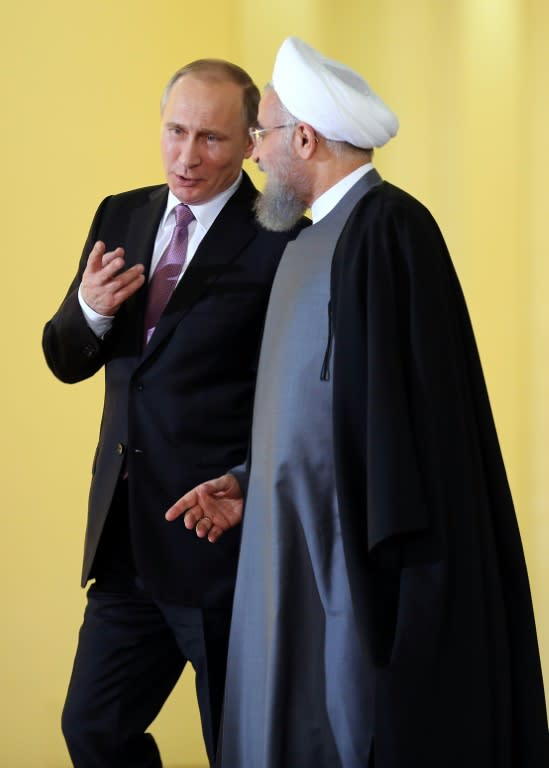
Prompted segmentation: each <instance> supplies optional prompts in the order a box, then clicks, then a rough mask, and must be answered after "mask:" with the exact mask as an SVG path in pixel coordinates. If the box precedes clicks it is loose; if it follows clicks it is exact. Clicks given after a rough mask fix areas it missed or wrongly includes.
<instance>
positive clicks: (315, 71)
mask: <svg viewBox="0 0 549 768" xmlns="http://www.w3.org/2000/svg"><path fill="white" fill-rule="evenodd" d="M272 85H273V88H274V90H275V91H276V94H277V96H278V98H279V99H280V101H281V102H282V104H283V105H284V106H285V107H286V109H287V110H288V111H289V112H291V113H292V115H294V116H295V117H296V118H297V119H298V120H303V122H305V123H308V124H309V125H311V126H312V127H313V128H315V129H316V130H317V131H318V132H319V133H321V134H322V135H323V136H324V137H325V138H327V139H333V140H334V141H347V142H349V144H352V145H353V146H355V147H361V148H362V149H371V148H372V147H382V146H383V145H384V144H385V143H386V142H388V141H389V139H390V138H392V137H393V136H395V134H396V132H397V130H398V118H397V116H396V115H395V114H394V113H393V112H391V110H390V109H389V107H387V105H386V104H384V103H383V101H382V100H381V99H380V98H379V96H377V95H376V94H375V93H374V92H373V91H372V89H371V88H370V86H369V85H368V83H367V82H366V81H365V80H364V79H363V78H362V77H360V75H358V74H357V73H356V72H353V70H352V69H349V67H346V66H345V65H344V64H340V63H339V62H337V61H331V60H330V59H327V58H326V57H325V56H323V55H322V54H321V53H319V52H318V51H315V49H314V48H311V47H310V46H309V45H307V43H304V42H303V40H299V38H297V37H287V38H286V40H284V42H283V43H282V45H281V46H280V49H279V51H278V53H277V55H276V60H275V65H274V70H273V78H272Z"/></svg>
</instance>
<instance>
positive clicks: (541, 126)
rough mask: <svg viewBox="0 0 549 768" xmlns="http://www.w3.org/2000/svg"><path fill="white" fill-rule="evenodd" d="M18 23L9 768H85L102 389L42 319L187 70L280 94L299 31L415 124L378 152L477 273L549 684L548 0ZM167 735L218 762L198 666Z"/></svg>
mask: <svg viewBox="0 0 549 768" xmlns="http://www.w3.org/2000/svg"><path fill="white" fill-rule="evenodd" d="M0 30H1V31H2V44H1V45H0V57H1V58H2V61H1V65H2V66H1V77H2V90H1V93H2V96H3V98H4V110H3V119H2V128H1V130H2V142H1V147H2V154H3V158H2V171H3V174H2V175H3V180H2V197H3V199H2V205H1V209H0V210H1V211H2V221H3V226H2V242H3V248H2V251H3V256H2V269H3V272H2V274H3V291H2V295H3V300H2V302H1V318H0V320H1V328H2V348H3V349H4V353H3V365H2V376H1V387H2V400H1V402H2V404H3V415H2V441H1V451H2V454H1V458H2V461H1V464H0V467H1V469H0V472H1V482H0V493H1V501H2V504H1V510H2V517H3V523H2V534H1V536H0V606H1V607H2V629H1V631H0V664H1V675H0V697H1V698H0V722H1V723H2V734H3V735H2V739H1V740H0V765H2V766H8V765H9V766H10V768H50V767H51V768H54V767H55V768H60V767H61V766H67V765H68V764H69V763H68V759H67V757H66V754H65V749H64V745H63V742H62V739H61V736H60V732H59V713H60V710H61V706H62V702H63V698H64V692H65V687H66V683H67V679H68V675H69V671H70V666H71V662H72V655H73V652H74V647H75V641H76V632H77V629H78V626H79V623H80V618H81V613H82V608H83V605H84V597H83V593H82V592H81V591H80V589H79V586H78V577H79V571H80V558H81V551H82V538H83V532H84V519H85V518H84V515H85V504H86V496H87V487H88V481H89V468H90V461H91V456H92V452H93V448H94V444H95V439H96V434H97V428H98V418H99V413H100V405H101V385H102V382H101V378H100V377H97V380H94V381H91V382H86V383H83V384H79V385H78V386H66V385H62V384H60V383H59V382H57V381H56V380H54V379H53V377H52V376H51V375H50V374H49V372H48V371H47V370H46V367H45V364H44V363H43V360H42V357H41V351H40V334H41V328H42V325H43V322H44V321H45V320H46V319H47V318H48V317H49V316H50V315H51V314H52V312H53V311H54V310H55V308H56V306H57V304H58V301H59V299H60V298H61V294H62V292H63V291H64V289H65V287H66V285H67V284H68V281H69V279H70V277H71V276H72V273H73V270H74V267H75V264H76V260H77V258H78V256H79V253H80V248H81V246H82V243H83V239H84V236H85V234H86V231H87V227H88V225H89V222H90V218H91V216H92V214H93V212H94V210H95V207H96V205H97V203H98V202H99V200H100V199H101V198H102V197H103V196H104V195H105V194H107V193H110V192H117V191H121V190H123V189H128V188H131V187H133V186H138V185H144V184H150V183H154V182H157V181H159V180H161V179H162V173H161V166H160V162H159V159H158V147H157V143H158V113H157V104H158V99H159V95H160V90H161V87H162V86H163V84H164V82H165V81H166V80H167V78H168V77H169V76H170V75H171V73H172V71H174V70H175V69H176V68H177V67H178V66H180V65H181V64H183V63H185V62H187V61H189V60H191V59H193V58H196V57H199V56H220V57H226V58H232V59H234V60H236V61H237V62H239V63H240V64H242V65H243V66H244V67H245V68H247V69H249V71H250V72H251V73H252V74H253V75H254V77H255V78H256V80H257V82H258V83H259V84H260V85H263V84H264V83H265V82H266V81H267V80H268V79H269V76H270V72H271V66H272V61H273V56H274V53H275V51H276V49H277V47H278V45H279V43H280V42H281V40H282V39H283V37H285V36H286V35H288V34H298V35H300V36H302V37H303V38H305V39H306V40H308V41H309V42H311V43H312V44H314V45H317V46H319V47H320V48H322V50H323V51H325V52H326V53H327V54H329V55H331V56H333V57H334V58H340V59H342V60H344V61H346V62H348V63H349V64H351V65H353V66H355V67H356V68H357V69H359V70H360V71H361V72H363V73H364V74H365V75H366V77H367V78H369V79H370V81H371V83H372V85H373V86H374V87H376V88H377V90H379V92H380V93H381V94H382V95H383V96H384V97H385V98H386V99H387V101H388V103H389V104H390V105H391V106H393V107H394V109H395V110H396V112H397V113H398V114H399V116H400V119H401V132H400V134H399V136H398V138H397V139H396V140H395V141H394V142H392V143H391V144H390V145H389V146H388V147H387V148H386V149H384V150H382V151H380V152H379V153H378V157H377V164H378V167H379V168H380V169H381V171H382V173H384V174H385V175H386V177H387V178H389V179H390V180H391V181H393V182H394V183H397V184H399V185H401V186H404V187H405V188H407V189H408V190H409V191H411V192H413V193H415V194H416V195H417V196H419V197H420V198H421V199H423V201H424V202H425V203H426V204H427V205H428V206H429V207H430V208H431V210H432V211H433V213H434V215H435V217H436V218H437V219H438V221H439V223H440V225H441V227H442V229H443V231H444V232H445V234H446V237H447V240H448V243H449V246H450V250H451V251H452V253H453V257H454V261H455V264H456V267H457V269H458V272H459V274H460V276H461V279H462V283H463V287H464V290H465V293H466V296H467V298H468V302H469V306H470V310H471V314H472V317H473V321H474V324H475V327H476V331H477V338H478V342H479V346H480V351H481V356H482V359H483V362H484V367H485V372H486V377H487V380H488V385H489V389H490V391H491V396H492V404H493V408H494V412H495V417H496V422H497V425H498V429H499V433H500V437H501V442H502V447H503V451H504V455H505V458H506V463H507V467H508V472H509V476H510V481H511V485H512V488H513V492H514V496H515V501H516V504H517V509H518V516H519V522H520V526H521V529H522V533H523V539H524V544H525V548H526V552H527V557H528V563H529V570H530V576H531V582H532V588H533V593H534V598H535V607H536V614H537V621H538V628H539V636H540V643H541V648H542V655H543V659H544V664H545V674H546V679H547V680H549V606H548V603H547V583H548V576H549V573H548V571H549V566H548V562H549V558H548V556H547V552H548V548H549V516H548V515H547V514H546V511H547V506H548V502H549V472H548V471H547V469H548V461H547V459H548V453H549V439H548V438H549V408H548V407H547V404H546V397H547V392H549V310H548V308H547V307H548V299H549V295H548V294H549V289H548V288H547V286H548V278H549V259H548V258H547V250H548V243H549V233H548V230H547V213H546V209H547V206H548V203H549V193H548V192H547V189H546V185H547V180H548V179H549V147H548V141H547V136H548V135H549V106H548V100H547V94H546V88H547V82H548V81H549V78H548V74H549V73H548V66H549V48H548V47H547V44H546V41H547V39H549V6H548V5H547V3H546V2H545V0H446V1H445V2H441V1H440V0H415V2H413V3H406V2H403V0H384V2H383V3H379V2H377V1H376V2H373V1H372V0H340V2H338V3H334V2H333V0H329V1H328V0H316V1H315V0H301V2H299V3H296V2H295V0H291V1H290V0H278V2H277V3H272V2H270V0H269V2H265V1H264V0H253V2H252V1H251V0H233V2H232V3H228V2H226V0H210V2H209V3H206V4H203V5H198V4H191V3H181V2H176V1H175V0H158V1H157V2H155V3H152V2H150V0H94V1H93V2H91V1H90V0H80V1H79V2H74V1H73V0H48V2H43V0H34V1H33V0H18V2H17V3H10V2H8V0H5V1H4V3H3V4H2V7H1V9H0ZM255 178H256V179H257V180H258V181H259V182H261V179H260V178H259V177H258V176H257V175H256V176H255ZM154 732H155V733H156V734H157V736H158V739H159V742H160V746H161V749H162V752H163V754H164V756H165V762H166V764H167V765H168V766H174V765H187V766H190V765H199V764H200V763H201V762H204V758H203V754H204V753H203V749H202V746H201V739H200V735H199V728H198V721H197V714H196V706H195V704H194V698H193V695H192V680H191V677H190V676H187V677H185V679H184V681H183V683H182V685H181V686H180V687H179V689H178V690H177V692H176V695H175V697H174V699H173V700H172V701H171V702H170V704H169V705H168V706H167V708H166V709H165V711H164V713H163V714H162V715H161V717H160V718H159V721H158V722H157V723H156V724H155V727H154ZM189 741H190V742H191V743H192V744H193V745H194V747H192V748H191V749H188V750H187V751H186V752H184V750H183V749H182V747H181V745H182V744H183V742H186V743H189Z"/></svg>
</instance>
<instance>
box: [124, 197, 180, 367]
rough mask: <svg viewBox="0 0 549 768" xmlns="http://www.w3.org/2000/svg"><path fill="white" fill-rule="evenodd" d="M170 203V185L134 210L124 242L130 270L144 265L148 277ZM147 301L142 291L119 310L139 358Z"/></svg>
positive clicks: (127, 264) (128, 336)
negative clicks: (122, 313) (155, 243)
mask: <svg viewBox="0 0 549 768" xmlns="http://www.w3.org/2000/svg"><path fill="white" fill-rule="evenodd" d="M167 199H168V187H167V185H164V186H161V187H158V188H157V189H155V190H153V192H151V194H150V196H149V200H148V201H147V202H146V203H145V204H144V205H140V206H139V207H137V208H135V209H134V211H133V212H132V213H131V216H130V222H129V226H128V233H127V237H126V242H125V252H126V267H127V268H129V267H132V266H134V265H135V264H143V265H144V267H145V274H146V275H147V274H148V272H149V267H150V264H151V258H152V253H153V249H154V241H155V239H156V233H157V232H158V225H159V223H160V219H161V218H162V214H163V213H164V211H165V209H166V201H167ZM145 298H146V290H145V289H143V288H142V289H141V290H139V291H137V293H135V294H134V295H133V296H131V297H130V298H129V299H128V300H127V301H126V303H125V304H124V305H123V307H122V308H121V310H120V311H121V312H124V314H125V315H126V317H127V319H128V322H127V323H126V331H125V333H126V334H127V338H131V348H132V349H133V350H135V354H137V355H139V354H140V353H141V346H142V337H143V324H144V322H145ZM121 319H122V318H121Z"/></svg>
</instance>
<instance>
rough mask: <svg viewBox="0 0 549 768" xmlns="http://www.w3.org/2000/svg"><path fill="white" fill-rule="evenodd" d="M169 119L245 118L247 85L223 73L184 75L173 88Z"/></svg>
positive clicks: (167, 112)
mask: <svg viewBox="0 0 549 768" xmlns="http://www.w3.org/2000/svg"><path fill="white" fill-rule="evenodd" d="M162 117H163V119H164V120H166V121H171V120H173V121H177V122H180V121H185V122H186V121H192V122H204V121H205V122H206V123H211V122H212V121H213V122H214V123H217V122H220V123H224V124H227V123H235V122H238V123H240V122H242V121H243V89H242V88H241V86H239V85H238V84H237V83H234V82H233V81H231V80H227V79H224V78H221V77H207V76H197V75H192V74H189V75H184V76H183V77H181V78H180V79H179V80H178V81H177V82H176V83H175V84H174V85H173V86H172V89H171V90H170V93H169V95H168V99H167V101H166V106H165V108H164V112H163V115H162Z"/></svg>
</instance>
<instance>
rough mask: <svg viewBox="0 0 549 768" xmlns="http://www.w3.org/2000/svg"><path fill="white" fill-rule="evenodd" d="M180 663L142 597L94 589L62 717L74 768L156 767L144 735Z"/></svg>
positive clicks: (166, 631) (164, 626)
mask: <svg viewBox="0 0 549 768" xmlns="http://www.w3.org/2000/svg"><path fill="white" fill-rule="evenodd" d="M184 665H185V658H184V656H183V655H182V653H181V651H180V649H179V648H178V645H177V643H176V642H175V640H174V636H173V633H172V631H171V630H170V628H169V627H168V626H167V624H166V621H165V619H164V617H163V615H162V613H161V611H159V609H158V608H157V606H156V605H155V604H154V603H153V602H152V601H151V600H150V599H149V598H148V597H147V596H146V595H144V593H142V592H140V591H138V590H135V591H127V592H112V591H106V590H105V591H104V590H101V589H99V588H98V586H97V585H93V586H92V587H91V588H90V590H89V591H88V604H87V607H86V611H85V615H84V623H83V625H82V628H81V630H80V635H79V641H78V648H77V652H76V657H75V661H74V668H73V672H72V677H71V681H70V684H69V689H68V693H67V698H66V701H65V707H64V710H63V717H62V725H63V733H64V736H65V739H66V742H67V746H68V749H69V753H70V755H71V759H72V761H73V764H74V766H75V768H160V767H161V765H162V762H161V759H160V755H159V752H158V749H157V746H156V744H155V742H154V739H153V737H152V736H151V735H150V734H147V733H146V730H147V728H148V727H149V725H150V723H151V722H152V721H153V720H154V718H155V717H156V715H157V714H158V712H159V711H160V709H161V707H162V705H163V704H164V702H165V700H166V698H167V697H168V695H169V694H170V692H171V690H172V689H173V687H174V685H175V683H176V682H177V680H178V678H179V676H180V674H181V671H182V669H183V667H184Z"/></svg>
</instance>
